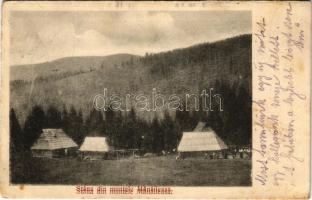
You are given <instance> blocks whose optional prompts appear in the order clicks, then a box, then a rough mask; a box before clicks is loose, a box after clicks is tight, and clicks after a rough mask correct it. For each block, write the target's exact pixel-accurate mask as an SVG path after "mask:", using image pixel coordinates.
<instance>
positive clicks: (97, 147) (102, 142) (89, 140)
mask: <svg viewBox="0 0 312 200" xmlns="http://www.w3.org/2000/svg"><path fill="white" fill-rule="evenodd" d="M109 150H110V148H109V145H108V143H107V141H106V138H105V137H86V138H85V139H84V141H83V143H82V145H81V147H80V149H79V151H94V152H108V151H109Z"/></svg>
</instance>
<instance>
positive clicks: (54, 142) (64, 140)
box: [31, 129, 78, 150]
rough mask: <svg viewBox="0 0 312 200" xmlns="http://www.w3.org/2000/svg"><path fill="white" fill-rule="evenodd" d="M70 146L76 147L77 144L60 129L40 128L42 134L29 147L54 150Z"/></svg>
mask: <svg viewBox="0 0 312 200" xmlns="http://www.w3.org/2000/svg"><path fill="white" fill-rule="evenodd" d="M71 147H78V145H77V144H76V143H75V142H74V141H73V140H72V139H71V138H70V137H68V136H67V135H66V134H65V133H64V131H63V130H62V129H42V134H41V135H40V136H39V138H38V140H37V141H36V142H35V143H34V144H33V146H32V147H31V149H37V150H55V149H65V148H71Z"/></svg>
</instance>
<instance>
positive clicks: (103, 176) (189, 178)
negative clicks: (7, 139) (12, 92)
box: [12, 156, 251, 186]
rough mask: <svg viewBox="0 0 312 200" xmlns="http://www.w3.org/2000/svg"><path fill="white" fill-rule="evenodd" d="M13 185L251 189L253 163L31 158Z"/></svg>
mask: <svg viewBox="0 0 312 200" xmlns="http://www.w3.org/2000/svg"><path fill="white" fill-rule="evenodd" d="M12 172H13V176H12V182H13V183H27V184H65V185H67V184H71V185H75V184H83V185H173V186H249V185H251V177H250V174H251V160H244V159H234V160H225V159H220V160H207V159H202V158H187V159H184V160H175V157H174V156H159V157H152V158H140V159H132V158H131V159H122V160H95V161H85V160H80V159H78V158H66V159H65V158H64V159H60V158H59V159H47V158H29V160H28V161H27V163H26V164H24V165H23V166H21V165H14V169H12Z"/></svg>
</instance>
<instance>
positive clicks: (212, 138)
mask: <svg viewBox="0 0 312 200" xmlns="http://www.w3.org/2000/svg"><path fill="white" fill-rule="evenodd" d="M227 148H228V147H227V145H226V144H225V143H224V142H223V141H222V139H221V138H219V137H218V135H217V134H216V132H215V131H214V130H212V129H211V128H209V127H208V128H207V127H205V123H203V122H200V123H198V125H197V127H196V128H195V129H194V131H193V132H183V136H182V139H181V141H180V144H179V146H178V151H180V152H193V151H218V150H222V149H227Z"/></svg>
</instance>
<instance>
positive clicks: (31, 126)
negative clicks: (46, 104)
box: [24, 106, 45, 149]
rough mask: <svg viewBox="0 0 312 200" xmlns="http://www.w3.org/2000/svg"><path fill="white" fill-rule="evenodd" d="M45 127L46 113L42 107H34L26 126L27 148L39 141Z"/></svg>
mask: <svg viewBox="0 0 312 200" xmlns="http://www.w3.org/2000/svg"><path fill="white" fill-rule="evenodd" d="M44 125H45V113H44V111H43V109H42V108H41V107H40V106H34V107H33V109H32V111H31V113H30V114H29V115H28V116H27V118H26V121H25V126H24V133H25V146H26V148H27V149H29V148H30V147H31V146H32V145H33V143H34V142H35V141H36V140H37V139H38V137H39V135H40V134H41V132H42V128H44Z"/></svg>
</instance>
